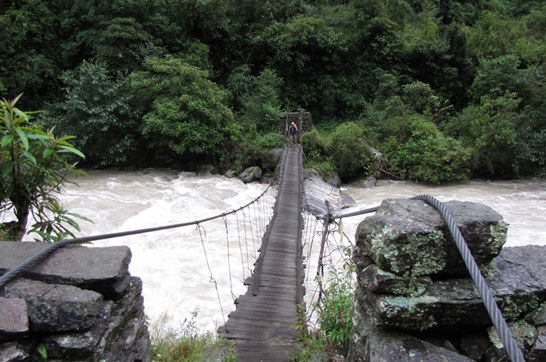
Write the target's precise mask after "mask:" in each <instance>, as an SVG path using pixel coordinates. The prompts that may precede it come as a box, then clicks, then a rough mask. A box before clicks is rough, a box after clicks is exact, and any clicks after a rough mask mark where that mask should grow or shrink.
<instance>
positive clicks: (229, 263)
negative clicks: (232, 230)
mask: <svg viewBox="0 0 546 362" xmlns="http://www.w3.org/2000/svg"><path fill="white" fill-rule="evenodd" d="M222 220H224V225H225V226H226V247H227V265H228V274H229V290H230V292H231V297H232V298H233V300H235V299H237V298H236V297H235V294H234V293H233V281H232V277H231V255H230V252H229V231H228V223H227V217H226V216H225V215H224V217H223V218H222Z"/></svg>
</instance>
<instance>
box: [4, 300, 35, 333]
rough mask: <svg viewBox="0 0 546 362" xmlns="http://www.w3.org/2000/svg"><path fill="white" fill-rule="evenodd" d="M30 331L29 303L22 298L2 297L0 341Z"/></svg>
mask: <svg viewBox="0 0 546 362" xmlns="http://www.w3.org/2000/svg"><path fill="white" fill-rule="evenodd" d="M27 333H28V317H27V304H26V303H25V301H24V299H20V298H3V297H0V341H2V340H9V339H17V338H21V337H24V336H25V335H26V334H27Z"/></svg>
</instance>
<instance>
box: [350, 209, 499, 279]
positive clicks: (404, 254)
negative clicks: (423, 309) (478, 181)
mask: <svg viewBox="0 0 546 362" xmlns="http://www.w3.org/2000/svg"><path fill="white" fill-rule="evenodd" d="M444 205H445V206H446V208H447V209H448V210H449V211H450V212H451V213H452V215H453V217H454V218H455V220H456V221H457V225H458V227H459V229H460V230H461V233H462V235H463V237H464V238H465V240H466V242H467V244H468V247H469V248H470V250H471V252H472V255H473V256H474V258H475V259H476V262H477V263H478V265H487V264H488V263H489V262H490V261H491V260H492V259H493V258H494V257H495V256H497V255H498V254H499V253H500V251H501V249H502V246H503V245H504V243H505V242H506V232H507V230H508V227H507V224H506V223H505V222H504V220H503V218H502V216H501V215H500V214H498V213H497V212H495V211H494V210H493V209H492V208H490V207H489V206H487V205H483V204H477V203H473V202H460V201H449V202H446V203H445V204H444ZM357 240H358V243H357V253H358V255H362V256H367V257H369V258H370V259H371V260H372V261H373V263H374V264H376V265H378V266H379V267H380V268H381V269H383V270H385V271H387V272H391V273H393V274H396V275H399V276H402V277H412V278H415V277H420V276H424V275H437V274H449V275H459V276H463V275H467V271H466V267H465V265H464V262H463V260H462V259H461V256H460V253H459V251H458V250H457V247H456V245H455V243H454V241H453V238H452V237H451V234H450V232H449V230H448V228H447V225H446V224H445V222H444V220H443V218H442V216H441V215H440V213H439V212H438V211H437V210H436V209H435V208H434V207H432V206H430V205H429V204H427V203H426V202H424V201H421V200H411V199H389V200H385V201H383V203H382V204H381V205H380V207H379V209H378V210H377V212H376V214H375V215H374V216H372V217H368V218H366V219H365V220H364V221H363V222H362V223H361V224H360V225H359V227H358V231H357Z"/></svg>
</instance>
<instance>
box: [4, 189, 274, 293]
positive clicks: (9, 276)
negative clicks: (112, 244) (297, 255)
mask: <svg viewBox="0 0 546 362" xmlns="http://www.w3.org/2000/svg"><path fill="white" fill-rule="evenodd" d="M272 184H273V182H270V183H269V185H268V186H267V188H266V189H265V190H264V191H263V192H262V193H261V194H260V195H259V196H258V197H256V198H255V199H254V200H252V201H251V202H249V203H248V204H246V205H244V206H241V207H239V208H238V209H235V210H231V211H226V212H223V213H221V214H218V215H215V216H210V217H207V218H203V219H200V220H194V221H188V222H184V223H178V224H170V225H163V226H157V227H151V228H144V229H135V230H128V231H122V232H117V233H108V234H100V235H90V236H82V237H79V238H72V239H63V240H60V241H58V242H56V243H53V244H50V245H48V246H47V247H46V248H44V249H42V250H40V251H39V252H37V253H35V254H34V255H32V256H30V257H29V258H27V259H25V260H24V261H22V262H21V263H19V264H18V265H16V266H15V267H13V268H11V269H10V270H8V271H7V272H6V273H4V274H3V275H2V276H0V288H2V287H3V286H4V285H5V284H7V283H8V282H10V281H11V280H13V279H14V278H16V277H18V276H19V274H21V273H23V272H24V271H25V270H28V269H29V268H32V267H33V266H34V265H36V264H38V263H39V262H41V261H43V260H45V258H47V257H48V256H49V255H51V254H52V253H53V252H54V251H56V250H57V249H60V248H62V247H64V246H68V245H74V244H82V243H88V242H91V241H97V240H106V239H113V238H118V237H124V236H130V235H138V234H144V233H150V232H156V231H163V230H169V229H175V228H180V227H185V226H190V225H199V224H202V223H204V222H207V221H211V220H214V219H219V218H224V217H226V216H227V215H232V214H235V213H237V212H239V211H241V210H243V209H245V208H247V207H249V206H250V205H252V204H254V203H255V202H257V201H258V200H260V199H261V198H262V197H263V196H264V195H265V193H266V192H267V191H268V190H269V189H270V188H271V186H272Z"/></svg>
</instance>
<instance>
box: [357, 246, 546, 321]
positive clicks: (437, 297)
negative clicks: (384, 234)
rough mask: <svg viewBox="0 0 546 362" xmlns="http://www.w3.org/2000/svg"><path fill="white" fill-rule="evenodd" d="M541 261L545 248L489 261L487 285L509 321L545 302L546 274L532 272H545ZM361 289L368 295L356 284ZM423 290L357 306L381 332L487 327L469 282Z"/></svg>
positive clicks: (366, 299) (508, 252) (366, 297)
mask: <svg viewBox="0 0 546 362" xmlns="http://www.w3.org/2000/svg"><path fill="white" fill-rule="evenodd" d="M543 255H546V247H539V246H528V247H515V248H505V249H504V250H503V251H502V253H501V255H500V256H499V257H498V258H496V259H495V260H494V261H493V264H492V270H491V272H490V273H489V275H488V276H487V278H486V280H487V284H488V286H489V287H490V288H491V291H492V294H493V296H494V297H495V300H496V302H497V305H498V306H499V309H500V310H501V312H502V315H503V317H504V318H505V319H506V320H507V321H515V320H517V319H519V318H522V317H523V316H526V315H528V314H529V315H531V314H535V313H536V311H537V310H538V308H539V306H540V305H541V304H542V303H544V301H545V300H546V273H536V272H535V271H536V270H546V259H545V258H544V257H543ZM517 260H520V261H519V262H517ZM523 261H524V262H523ZM368 269H369V270H370V272H369V273H372V272H374V271H375V273H376V278H384V276H383V274H384V273H381V272H378V271H377V268H372V267H369V268H368ZM368 269H367V270H368ZM367 270H366V271H367ZM370 278H372V277H367V279H370ZM397 281H399V280H397ZM359 287H360V288H364V290H367V289H365V288H366V285H363V284H361V283H360V279H359ZM424 288H425V289H424V291H421V292H420V293H411V291H408V293H407V294H406V295H401V294H402V293H392V294H378V293H375V292H374V293H360V294H358V295H359V296H361V297H362V298H363V300H362V301H361V303H362V304H364V305H368V306H369V308H370V310H371V311H372V313H373V315H374V318H375V320H376V323H377V325H379V326H388V327H398V328H404V329H408V330H417V331H422V330H427V329H430V328H433V327H455V326H469V325H474V326H487V325H490V324H491V319H490V317H489V315H488V314H487V311H486V309H485V307H484V305H483V301H482V299H481V298H480V296H479V294H478V292H477V289H476V287H475V285H474V283H473V281H472V279H470V278H464V279H451V280H440V281H435V282H431V283H428V284H426V285H424Z"/></svg>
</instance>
